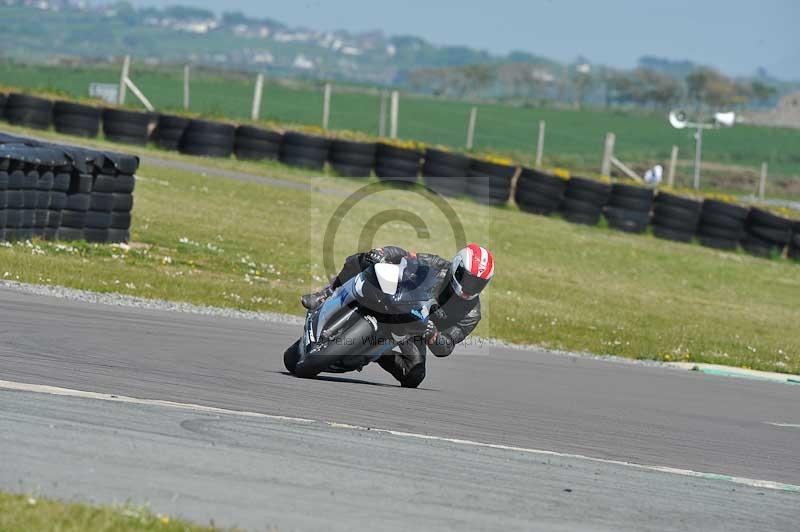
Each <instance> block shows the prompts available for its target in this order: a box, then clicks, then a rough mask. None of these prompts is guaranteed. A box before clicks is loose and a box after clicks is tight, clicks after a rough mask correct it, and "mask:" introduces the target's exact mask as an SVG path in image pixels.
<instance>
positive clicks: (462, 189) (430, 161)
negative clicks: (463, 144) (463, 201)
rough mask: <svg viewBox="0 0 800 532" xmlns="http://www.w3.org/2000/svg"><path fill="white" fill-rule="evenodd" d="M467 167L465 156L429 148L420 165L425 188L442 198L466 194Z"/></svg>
mask: <svg viewBox="0 0 800 532" xmlns="http://www.w3.org/2000/svg"><path fill="white" fill-rule="evenodd" d="M469 166H470V158H469V157H467V156H466V155H462V154H460V153H450V152H446V151H441V150H435V149H431V148H429V149H427V150H425V163H424V164H423V165H422V177H423V180H424V182H425V186H427V187H428V188H430V189H431V190H433V191H434V192H436V193H437V194H441V195H442V196H450V197H458V196H463V195H464V194H466V192H467V174H468V173H469Z"/></svg>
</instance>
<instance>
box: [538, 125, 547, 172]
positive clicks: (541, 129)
mask: <svg viewBox="0 0 800 532" xmlns="http://www.w3.org/2000/svg"><path fill="white" fill-rule="evenodd" d="M546 127H547V124H546V123H545V121H544V120H539V140H538V141H537V142H536V167H537V168H539V167H541V166H542V157H544V132H545V128H546Z"/></svg>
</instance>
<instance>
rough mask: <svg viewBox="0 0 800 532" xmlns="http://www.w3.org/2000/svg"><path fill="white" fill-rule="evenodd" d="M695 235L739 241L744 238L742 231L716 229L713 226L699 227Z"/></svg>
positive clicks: (716, 227)
mask: <svg viewBox="0 0 800 532" xmlns="http://www.w3.org/2000/svg"><path fill="white" fill-rule="evenodd" d="M697 233H698V234H699V235H701V236H710V237H713V238H723V239H726V240H739V239H740V238H742V237H743V236H744V230H742V229H734V228H728V227H718V226H715V225H701V226H700V227H699V228H698V229H697Z"/></svg>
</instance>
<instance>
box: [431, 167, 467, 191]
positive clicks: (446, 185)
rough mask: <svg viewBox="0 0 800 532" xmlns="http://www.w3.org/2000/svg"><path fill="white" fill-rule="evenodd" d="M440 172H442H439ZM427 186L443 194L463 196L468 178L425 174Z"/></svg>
mask: <svg viewBox="0 0 800 532" xmlns="http://www.w3.org/2000/svg"><path fill="white" fill-rule="evenodd" d="M437 174H440V172H437ZM424 183H425V186H426V187H428V188H429V189H431V190H432V191H434V192H436V193H437V194H441V195H442V196H449V197H458V196H463V195H464V194H465V193H466V189H467V179H466V177H463V176H452V175H449V176H448V175H435V176H434V175H425V176H424Z"/></svg>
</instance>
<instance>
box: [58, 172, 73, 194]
mask: <svg viewBox="0 0 800 532" xmlns="http://www.w3.org/2000/svg"><path fill="white" fill-rule="evenodd" d="M71 177H72V176H70V175H69V174H67V173H60V174H56V175H55V176H54V177H53V191H55V192H66V191H67V190H69V182H70V180H71Z"/></svg>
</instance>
